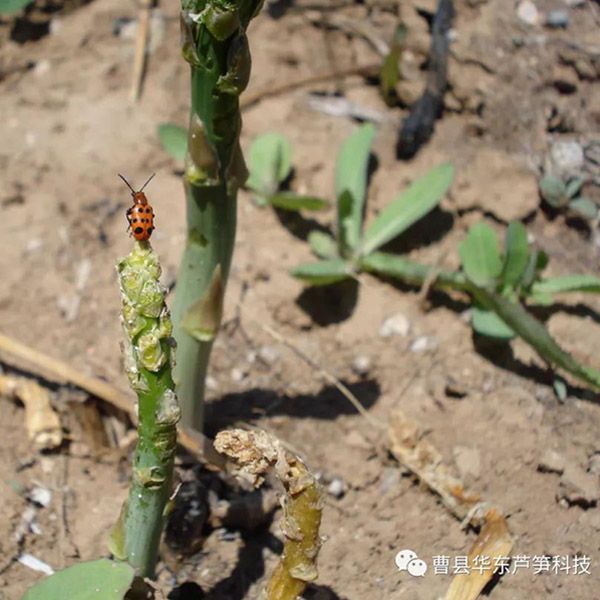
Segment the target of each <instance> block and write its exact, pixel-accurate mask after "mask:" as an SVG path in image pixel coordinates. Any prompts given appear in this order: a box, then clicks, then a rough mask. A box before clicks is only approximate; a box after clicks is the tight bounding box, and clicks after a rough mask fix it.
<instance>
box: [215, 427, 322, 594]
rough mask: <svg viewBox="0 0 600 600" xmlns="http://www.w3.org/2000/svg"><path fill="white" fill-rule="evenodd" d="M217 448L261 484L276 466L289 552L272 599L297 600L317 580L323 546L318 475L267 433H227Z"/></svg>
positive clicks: (271, 583)
mask: <svg viewBox="0 0 600 600" xmlns="http://www.w3.org/2000/svg"><path fill="white" fill-rule="evenodd" d="M215 448H216V449H217V451H218V452H221V453H222V454H225V455H226V456H227V457H228V458H229V459H230V460H231V461H232V463H233V470H234V473H235V474H236V475H237V476H239V477H241V478H243V479H246V480H248V481H249V482H250V483H252V485H254V486H255V487H258V486H259V485H260V484H261V483H262V482H263V480H264V477H265V474H266V473H267V471H269V470H270V469H272V470H273V471H274V473H275V475H276V476H277V479H278V480H279V481H280V482H281V483H282V485H283V489H284V496H283V500H282V504H283V521H282V529H283V533H284V535H285V538H286V539H285V545H284V549H283V555H282V557H281V560H280V562H279V564H278V565H277V567H276V568H275V571H274V572H273V575H272V576H271V579H270V581H269V584H268V586H267V590H266V593H265V595H264V597H265V598H266V599H267V600H296V598H297V597H298V596H300V594H302V592H303V591H304V589H305V588H306V586H307V585H308V583H310V582H312V581H315V580H316V579H317V575H318V573H317V554H318V552H319V548H320V546H321V541H320V538H319V527H320V525H321V493H320V490H319V485H318V483H317V480H316V479H315V477H314V475H313V474H312V473H311V472H310V471H309V470H308V469H307V467H306V465H305V464H304V463H303V462H302V461H301V460H300V459H299V458H298V457H297V456H294V455H293V454H291V453H290V452H288V451H287V450H285V449H284V448H283V447H282V445H281V443H280V442H279V441H278V440H277V439H276V438H274V437H273V436H271V435H269V434H267V433H266V432H264V431H244V430H241V429H233V430H228V431H221V432H220V433H219V434H217V437H216V439H215Z"/></svg>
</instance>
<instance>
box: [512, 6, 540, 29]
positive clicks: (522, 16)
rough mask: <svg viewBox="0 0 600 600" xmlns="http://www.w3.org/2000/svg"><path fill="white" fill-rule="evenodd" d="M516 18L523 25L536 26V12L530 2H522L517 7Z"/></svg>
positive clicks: (537, 15)
mask: <svg viewBox="0 0 600 600" xmlns="http://www.w3.org/2000/svg"><path fill="white" fill-rule="evenodd" d="M517 17H518V18H519V20H520V21H521V22H522V23H525V25H530V26H531V25H536V24H537V22H538V21H539V14H538V10H537V8H536V6H535V4H534V3H533V2H531V0H523V1H522V2H519V5H518V6H517Z"/></svg>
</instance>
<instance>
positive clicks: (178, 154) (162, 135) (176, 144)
mask: <svg viewBox="0 0 600 600" xmlns="http://www.w3.org/2000/svg"><path fill="white" fill-rule="evenodd" d="M158 139H159V140H160V143H161V145H162V147H163V148H164V150H165V151H166V152H167V153H168V154H170V155H171V156H172V157H173V158H174V159H175V160H179V161H183V159H184V158H185V153H186V151H187V130H186V129H185V127H180V126H179V125H175V124H173V123H162V124H160V125H159V126H158Z"/></svg>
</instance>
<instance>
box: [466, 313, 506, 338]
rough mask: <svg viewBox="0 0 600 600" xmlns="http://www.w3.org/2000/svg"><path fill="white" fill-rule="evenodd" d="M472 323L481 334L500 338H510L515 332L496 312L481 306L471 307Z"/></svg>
mask: <svg viewBox="0 0 600 600" xmlns="http://www.w3.org/2000/svg"><path fill="white" fill-rule="evenodd" d="M471 325H472V326H473V329H474V330H475V331H476V332H477V333H479V334H480V335H485V336H487V337H492V338H496V339H500V340H510V339H512V338H514V337H515V332H514V331H513V330H512V329H511V328H510V327H509V326H508V325H507V324H506V323H505V322H504V321H503V320H502V319H501V318H500V317H499V316H498V315H497V314H496V313H495V312H494V311H491V310H486V309H485V308H481V307H479V306H473V308H472V309H471Z"/></svg>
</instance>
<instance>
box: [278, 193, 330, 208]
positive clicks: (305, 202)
mask: <svg viewBox="0 0 600 600" xmlns="http://www.w3.org/2000/svg"><path fill="white" fill-rule="evenodd" d="M268 201H269V202H270V203H271V204H272V205H273V206H276V207H277V208H283V209H285V210H303V209H304V210H323V209H324V208H327V206H328V203H327V200H323V199H322V198H316V197H314V196H301V195H299V194H296V193H295V192H278V193H276V194H273V195H272V196H269V198H268Z"/></svg>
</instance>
